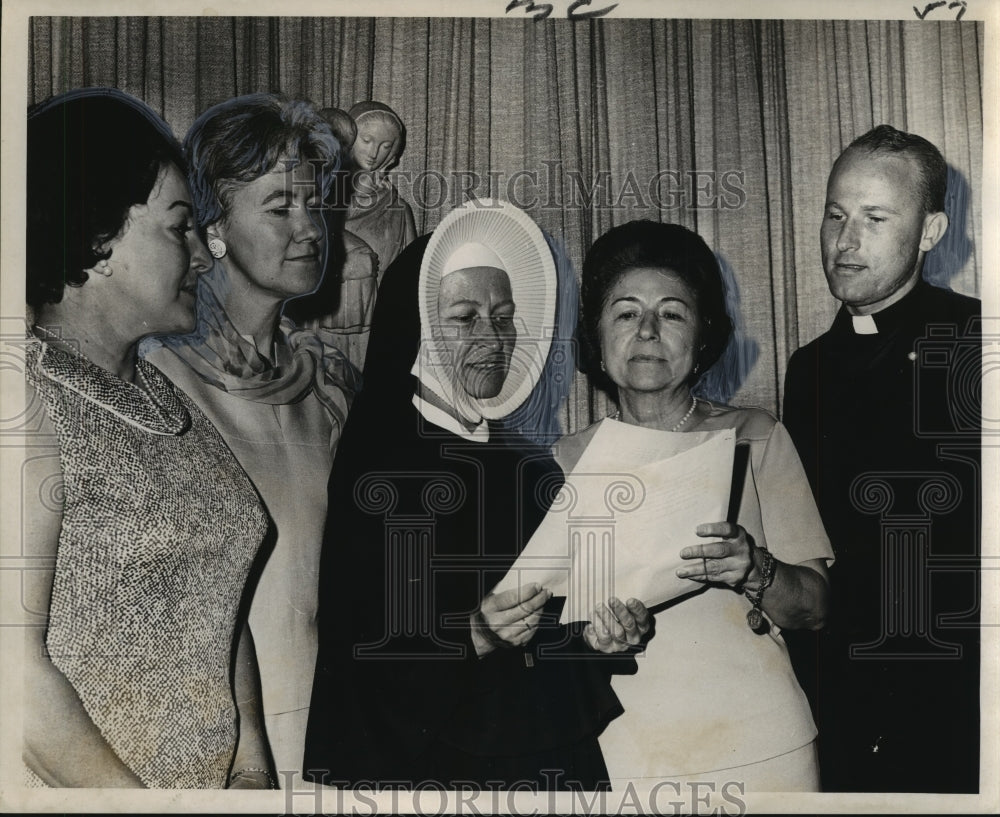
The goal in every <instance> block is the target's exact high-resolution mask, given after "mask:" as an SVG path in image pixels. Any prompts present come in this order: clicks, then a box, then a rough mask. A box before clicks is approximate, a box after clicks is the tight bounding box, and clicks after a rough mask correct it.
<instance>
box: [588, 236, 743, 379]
mask: <svg viewBox="0 0 1000 817" xmlns="http://www.w3.org/2000/svg"><path fill="white" fill-rule="evenodd" d="M644 267H645V268H653V269H662V270H669V271H670V272H672V273H674V274H675V275H677V276H678V277H680V279H681V280H682V281H683V282H684V283H685V284H686V285H687V286H688V287H689V288H690V290H691V292H692V293H693V294H694V297H695V301H696V306H697V308H698V315H699V319H700V324H699V327H698V335H699V339H698V344H699V346H700V350H699V352H698V354H697V356H696V359H695V362H696V363H697V373H695V372H692V373H691V376H690V378H689V381H690V382H691V383H692V384H693V383H694V382H695V381H696V380H697V379H698V377H699V376H700V375H701V374H703V373H704V372H705V371H706V370H707V369H708V368H709V367H711V366H712V364H713V363H715V361H717V360H718V359H719V357H720V355H721V354H722V352H723V350H724V349H725V348H726V343H727V342H728V341H729V336H730V335H731V334H732V331H733V324H732V320H731V319H730V317H729V314H728V313H727V312H726V296H725V287H724V285H723V281H722V273H721V271H720V269H719V262H718V260H717V259H716V257H715V253H713V252H712V250H711V249H709V246H708V245H707V244H706V243H705V241H704V240H703V239H702V238H701V236H699V235H698V234H697V233H694V232H692V231H691V230H689V229H687V228H686V227H682V226H680V225H679V224H661V223H659V222H656V221H630V222H628V223H627V224H622V225H620V226H618V227H614V228H612V229H610V230H608V231H607V232H606V233H605V234H604V235H602V236H601V237H600V238H598V239H597V241H595V242H594V244H593V246H592V247H591V248H590V250H589V252H588V253H587V257H586V258H585V259H584V262H583V283H582V287H581V302H582V314H581V319H580V326H579V334H580V336H581V340H582V341H583V361H582V362H583V366H582V368H583V370H584V371H585V372H586V373H587V374H588V375H589V376H590V377H591V379H592V380H593V381H594V382H595V384H596V385H598V386H599V387H601V388H602V389H604V390H606V391H608V392H610V393H611V394H615V393H616V392H617V389H616V387H615V385H614V384H613V383H612V382H611V380H610V379H609V378H608V376H607V375H606V374H605V373H604V371H603V370H602V369H601V365H600V364H601V343H600V330H599V326H600V320H601V313H602V312H603V311H604V308H605V306H606V305H607V300H608V293H609V292H610V291H611V289H612V287H614V285H615V284H616V283H617V282H618V280H619V279H620V278H621V277H622V275H624V274H625V273H626V272H628V271H629V270H633V269H640V268H644Z"/></svg>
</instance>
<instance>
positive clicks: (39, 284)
mask: <svg viewBox="0 0 1000 817" xmlns="http://www.w3.org/2000/svg"><path fill="white" fill-rule="evenodd" d="M27 136H28V145H27V168H26V170H27V187H28V196H27V236H26V238H27V259H26V280H25V283H26V300H27V302H28V304H30V305H31V306H32V307H33V308H36V309H37V308H38V307H40V306H42V305H43V304H46V303H59V302H60V301H61V300H62V298H63V291H64V289H65V287H66V286H72V287H79V286H83V284H84V283H86V281H87V278H88V275H87V272H86V270H88V269H92V268H93V267H94V266H95V265H96V264H97V262H98V261H100V260H102V259H106V258H110V256H111V250H110V249H109V248H108V246H107V244H108V242H110V241H111V240H112V239H114V238H115V237H117V236H119V235H120V234H121V233H122V231H123V229H124V228H125V226H126V221H127V219H128V213H129V210H130V208H131V207H132V206H133V205H136V204H144V203H145V202H147V201H148V200H149V196H150V194H151V193H152V191H153V186H154V184H155V183H156V180H157V178H159V175H160V173H161V171H162V170H163V168H164V167H166V166H167V165H170V164H174V165H176V166H177V168H178V169H179V170H180V171H181V173H184V172H185V171H186V165H185V163H184V157H183V154H182V152H181V148H180V145H179V144H178V142H177V139H176V138H175V137H174V135H173V134H172V133H171V132H170V129H169V128H168V127H167V125H166V123H164V122H163V120H162V119H160V117H159V116H157V115H156V113H155V112H154V111H153V110H152V109H151V108H150V107H148V106H147V105H146V104H145V103H143V102H140V101H139V100H138V99H135V98H134V97H131V96H129V95H128V94H125V93H123V92H121V91H118V90H115V89H113V88H85V89H80V90H76V91H70V92H69V93H65V94H61V95H59V96H56V97H53V98H51V99H48V100H46V101H45V102H41V103H39V104H37V105H35V106H33V107H31V108H29V110H28V133H27Z"/></svg>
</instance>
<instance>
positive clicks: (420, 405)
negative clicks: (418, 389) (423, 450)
mask: <svg viewBox="0 0 1000 817" xmlns="http://www.w3.org/2000/svg"><path fill="white" fill-rule="evenodd" d="M413 405H414V406H416V407H417V411H419V412H420V414H421V415H422V416H423V418H424V419H425V420H426V421H427V422H429V423H434V425H436V426H438V427H439V428H443V429H444V430H445V431H450V432H451V433H452V434H454V435H455V436H457V437H462V438H463V439H466V440H470V441H471V442H476V443H487V442H489V441H490V427H489V425H487V423H486V420H480V421H479V425H477V426H476V427H475V428H474V429H472V431H469V430H468V429H467V428H466V427H465V426H463V425H462V424H461V423H460V422H458V420H456V419H455V418H454V417H452V416H451V415H450V414H448V412H446V411H442V410H441V409H439V408H438V407H437V406H435V405H434V404H433V403H428V402H427V401H426V400H424V398H422V397H421V396H420V395H419V394H414V395H413Z"/></svg>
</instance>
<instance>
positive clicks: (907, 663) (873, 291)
mask: <svg viewBox="0 0 1000 817" xmlns="http://www.w3.org/2000/svg"><path fill="white" fill-rule="evenodd" d="M946 184H947V166H946V164H945V161H944V159H943V157H942V156H941V153H940V152H939V151H938V149H937V148H936V147H934V145H932V144H931V143H930V142H928V141H927V140H925V139H923V138H921V137H919V136H916V135H912V134H907V133H902V132H900V131H898V130H896V129H895V128H892V127H890V126H888V125H881V126H879V127H877V128H875V129H874V130H872V131H870V132H869V133H866V134H865V135H863V136H861V137H860V138H858V139H856V140H855V141H854V142H853V143H851V145H850V146H849V147H848V148H847V149H846V150H845V151H844V152H843V153H842V154H841V155H840V157H839V158H838V159H837V161H836V163H835V164H834V166H833V170H832V171H831V173H830V178H829V182H828V185H827V200H826V211H825V214H824V218H823V226H822V229H821V232H820V239H821V244H822V256H823V268H824V271H825V273H826V278H827V283H828V284H829V287H830V291H831V293H833V295H834V296H835V297H836V298H838V299H839V300H840V301H842V306H841V308H840V311H839V312H838V313H837V316H836V318H835V319H834V322H833V326H831V328H830V329H829V330H828V331H827V332H826V333H825V334H823V335H822V336H820V337H819V338H817V339H816V340H814V341H813V342H812V343H810V344H808V345H806V346H804V347H802V348H801V349H799V350H798V351H796V352H795V354H794V355H793V356H792V358H791V360H790V362H789V364H788V373H787V378H786V386H785V404H784V417H783V420H784V423H785V425H786V426H787V428H788V430H789V432H790V433H791V435H792V438H793V439H794V441H795V444H796V446H797V448H798V451H799V454H800V456H801V459H802V463H803V465H804V466H805V469H806V473H807V474H808V476H809V479H810V482H811V484H812V488H813V491H814V493H815V495H816V500H817V504H818V505H819V508H820V512H821V514H822V516H823V521H824V524H825V525H826V527H827V532H828V533H829V535H830V540H831V542H832V543H833V547H834V551H835V554H836V562H835V563H834V565H833V566H832V568H831V570H830V581H831V589H832V593H833V611H832V615H831V616H830V618H829V626H828V627H827V629H826V630H825V631H823V632H822V633H820V634H818V636H812V637H810V636H809V635H801V634H788V640H789V643H790V647H791V648H792V651H793V658H794V659H795V661H796V669H797V671H798V672H799V675H800V680H801V682H802V685H803V688H804V689H805V690H806V692H807V693H808V694H809V696H810V699H811V701H812V703H813V706H814V709H815V714H816V721H817V725H818V727H819V748H820V767H821V773H822V779H823V787H824V789H825V790H826V791H899V792H975V791H977V790H978V786H979V784H978V780H979V599H980V595H979V513H980V508H979V497H980V478H979V464H980V399H981V334H980V332H981V330H980V324H979V316H980V302H979V301H978V300H976V299H974V298H969V297H966V296H964V295H959V294H956V293H954V292H951V291H949V290H945V289H940V288H938V287H934V286H931V285H930V284H928V283H926V282H925V281H924V280H923V278H922V275H921V272H922V268H923V261H924V256H925V255H926V253H927V252H929V251H930V250H931V249H932V248H933V247H934V246H935V245H936V244H937V243H938V241H940V239H941V237H942V236H943V235H944V232H945V230H946V229H947V228H948V216H947V215H946V214H945V212H944V210H945V190H946Z"/></svg>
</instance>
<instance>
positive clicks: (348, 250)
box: [293, 101, 416, 369]
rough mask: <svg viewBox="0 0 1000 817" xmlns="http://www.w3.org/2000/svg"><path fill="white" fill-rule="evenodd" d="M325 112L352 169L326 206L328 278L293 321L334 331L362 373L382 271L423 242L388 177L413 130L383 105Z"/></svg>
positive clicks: (297, 309)
mask: <svg viewBox="0 0 1000 817" xmlns="http://www.w3.org/2000/svg"><path fill="white" fill-rule="evenodd" d="M320 113H321V115H322V116H323V117H324V118H325V119H326V121H327V123H328V124H329V125H330V128H331V130H332V131H333V134H334V136H336V137H337V140H338V141H339V142H340V144H341V147H342V149H343V154H342V156H343V158H344V160H345V161H344V164H345V165H346V170H347V171H348V172H347V173H345V174H343V176H342V177H341V178H340V179H339V180H338V183H337V184H336V185H335V186H334V191H333V192H332V193H331V196H330V198H329V200H328V201H327V205H328V208H329V209H328V210H327V214H328V215H327V228H328V231H329V236H330V251H329V256H328V261H327V272H326V279H325V281H324V284H323V285H322V286H321V288H320V290H319V291H318V292H317V293H315V295H314V296H312V297H311V298H309V299H304V302H303V303H301V304H298V305H296V307H295V311H294V312H293V317H297V318H298V319H299V320H300V322H302V323H305V324H306V325H308V326H310V327H311V328H314V329H323V330H327V331H328V332H330V333H332V334H333V335H334V336H335V338H334V339H332V340H333V342H334V343H336V345H337V346H338V347H339V348H340V349H341V350H342V351H343V352H344V354H345V355H347V357H348V358H349V359H350V360H351V362H352V363H353V364H354V365H355V366H357V367H358V369H362V368H363V367H364V362H365V354H366V352H367V347H368V333H369V330H370V329H371V320H372V313H373V311H374V309H375V297H376V294H377V291H378V285H379V282H380V281H381V280H382V274H383V273H384V272H385V270H386V269H387V268H388V266H389V265H390V264H391V263H392V262H393V260H394V259H395V258H396V256H397V255H399V253H400V252H402V251H403V249H404V248H405V247H406V246H407V245H408V244H410V242H412V241H413V240H414V239H415V238H416V229H415V227H414V222H413V211H412V209H411V208H410V205H409V204H408V203H407V202H406V201H404V200H403V199H402V198H400V196H399V191H398V190H397V189H396V186H395V185H394V184H393V183H392V181H391V180H390V179H389V177H388V172H389V171H390V170H391V169H392V168H393V167H395V165H396V163H397V162H398V161H399V156H400V154H401V153H402V152H403V147H404V144H405V138H406V129H405V127H404V126H403V122H402V120H401V119H400V118H399V116H397V115H396V113H395V112H394V111H393V110H392V109H391V108H390V107H389V106H387V105H383V104H382V103H381V102H371V101H370V102H359V103H358V104H357V105H355V106H354V107H353V108H351V110H350V112H345V111H343V110H341V109H339V108H324V109H323V110H322V111H320Z"/></svg>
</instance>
